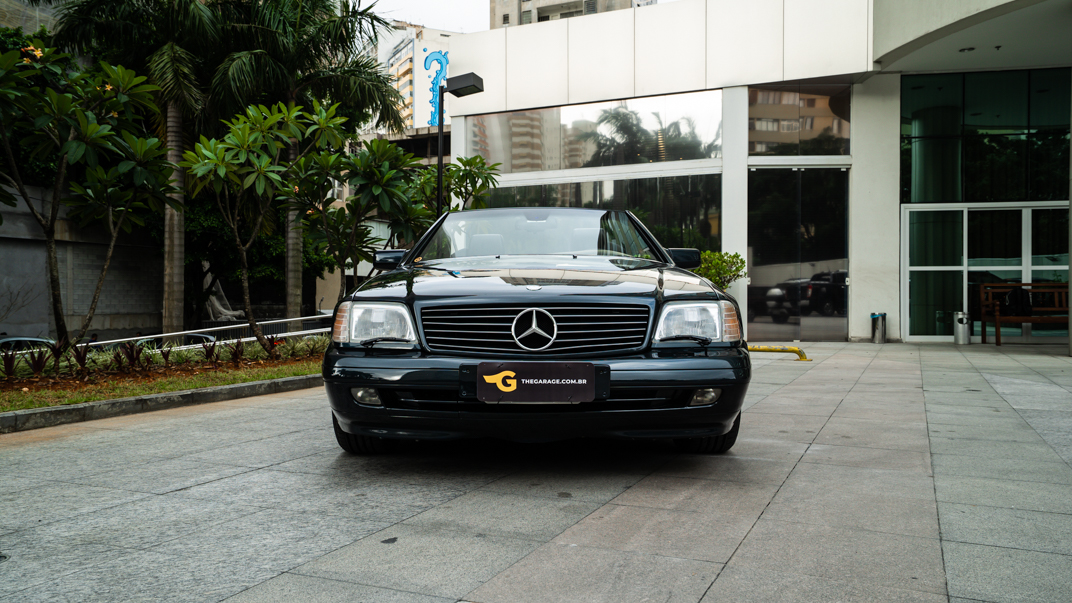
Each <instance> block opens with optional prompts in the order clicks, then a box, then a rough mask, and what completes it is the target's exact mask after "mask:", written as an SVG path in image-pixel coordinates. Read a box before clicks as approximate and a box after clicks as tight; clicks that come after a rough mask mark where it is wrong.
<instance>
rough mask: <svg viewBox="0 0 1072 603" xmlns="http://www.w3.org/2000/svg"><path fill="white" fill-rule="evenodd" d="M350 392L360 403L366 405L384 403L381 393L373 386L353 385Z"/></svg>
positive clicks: (380, 404) (381, 404)
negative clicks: (381, 400) (381, 399)
mask: <svg viewBox="0 0 1072 603" xmlns="http://www.w3.org/2000/svg"><path fill="white" fill-rule="evenodd" d="M350 393H351V394H352V395H353V396H354V400H356V401H357V403H358V404H364V405H366V406H383V403H382V402H380V395H379V394H377V393H376V390H374V389H372V388H368V387H353V388H350Z"/></svg>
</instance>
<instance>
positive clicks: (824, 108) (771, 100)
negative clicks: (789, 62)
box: [748, 84, 852, 155]
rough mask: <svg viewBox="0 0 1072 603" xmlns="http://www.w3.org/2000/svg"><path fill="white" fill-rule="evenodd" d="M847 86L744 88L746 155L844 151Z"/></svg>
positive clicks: (846, 143) (847, 124)
mask: <svg viewBox="0 0 1072 603" xmlns="http://www.w3.org/2000/svg"><path fill="white" fill-rule="evenodd" d="M851 92H852V89H851V87H850V86H849V85H848V84H838V85H815V84H807V85H804V84H780V85H773V86H749V88H748V154H749V155H848V154H849V108H850V105H851V102H850V101H851Z"/></svg>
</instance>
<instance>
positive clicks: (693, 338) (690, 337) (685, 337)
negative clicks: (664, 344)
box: [659, 335, 711, 347]
mask: <svg viewBox="0 0 1072 603" xmlns="http://www.w3.org/2000/svg"><path fill="white" fill-rule="evenodd" d="M659 341H695V342H696V343H698V344H700V345H702V346H704V347H707V346H708V344H710V343H711V338H710V337H701V336H699V335H674V336H673V337H667V338H665V339H660V340H659Z"/></svg>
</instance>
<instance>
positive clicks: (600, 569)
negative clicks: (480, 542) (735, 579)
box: [466, 543, 722, 603]
mask: <svg viewBox="0 0 1072 603" xmlns="http://www.w3.org/2000/svg"><path fill="white" fill-rule="evenodd" d="M721 567H722V566H721V565H720V564H715V563H708V562H704V561H694V560H691V559H678V558H674V557H663V556H660V555H650V554H646V553H634V552H628V551H614V550H607V549H599V548H590V547H582V546H577V545H570V544H559V543H549V544H545V545H543V546H542V547H540V548H539V549H538V550H537V551H535V552H533V553H532V554H531V555H528V556H527V557H525V558H524V559H522V560H521V561H520V562H518V563H516V564H514V565H512V566H511V567H509V568H508V569H506V570H505V571H503V572H501V573H499V574H498V575H496V576H495V577H494V578H492V579H491V580H489V581H488V582H487V583H486V584H484V585H483V586H481V587H479V588H477V589H476V590H474V591H473V592H471V593H470V594H469V595H467V597H466V598H467V599H468V600H470V601H479V602H480V603H512V602H514V601H518V600H519V599H523V600H525V601H526V602H531V603H543V602H547V603H571V602H574V601H576V602H578V603H619V602H622V601H659V602H660V603H693V602H695V601H698V600H699V599H700V597H702V596H703V593H704V592H705V591H706V590H707V587H708V586H709V585H710V584H711V582H712V581H713V580H714V579H715V576H716V575H717V574H718V571H719V569H721ZM519 593H523V595H522V596H521V597H519Z"/></svg>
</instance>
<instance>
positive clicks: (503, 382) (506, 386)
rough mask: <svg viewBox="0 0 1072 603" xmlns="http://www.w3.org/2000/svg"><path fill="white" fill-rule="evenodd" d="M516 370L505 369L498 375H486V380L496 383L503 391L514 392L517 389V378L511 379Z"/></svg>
mask: <svg viewBox="0 0 1072 603" xmlns="http://www.w3.org/2000/svg"><path fill="white" fill-rule="evenodd" d="M513 376H514V371H503V372H501V373H499V374H497V375H484V381H487V382H488V383H494V384H495V387H497V388H499V391H501V392H512V391H514V390H515V389H517V379H510V377H513Z"/></svg>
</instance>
